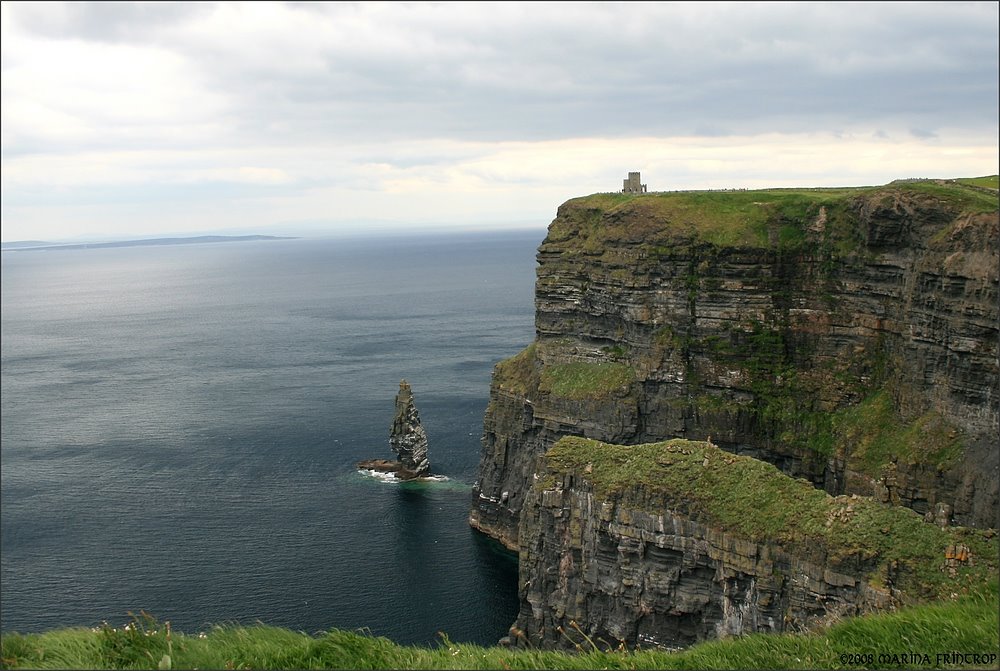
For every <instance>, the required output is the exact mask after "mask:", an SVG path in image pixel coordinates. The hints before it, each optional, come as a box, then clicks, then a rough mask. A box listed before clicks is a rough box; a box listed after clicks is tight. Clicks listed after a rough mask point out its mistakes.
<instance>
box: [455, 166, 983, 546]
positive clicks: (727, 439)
mask: <svg viewBox="0 0 1000 671" xmlns="http://www.w3.org/2000/svg"><path fill="white" fill-rule="evenodd" d="M998 254H1000V220H998V215H997V197H996V193H995V192H992V193H984V192H982V191H977V190H975V189H972V188H969V187H963V186H961V185H958V184H954V183H932V182H921V183H908V184H892V185H889V186H886V187H880V188H875V189H844V190H810V191H785V190H777V191H751V192H728V193H709V192H702V193H664V194H643V195H636V196H631V195H624V194H604V195H595V196H589V197H586V198H579V199H574V200H571V201H568V202H567V203H565V204H563V205H562V206H561V207H560V208H559V210H558V213H557V217H556V219H555V220H554V221H553V222H552V224H551V226H550V227H549V233H548V236H547V237H546V239H545V241H544V242H543V243H542V245H541V247H540V248H539V252H538V263H539V266H538V277H537V284H536V294H535V301H536V333H537V337H536V340H535V342H534V343H533V344H532V345H531V346H529V347H528V348H527V349H526V350H525V351H524V352H522V353H521V354H519V355H518V356H516V357H514V358H513V359H510V360H507V361H505V362H502V363H501V364H499V365H498V366H497V368H496V370H495V372H494V378H493V383H492V388H491V393H490V404H489V407H488V409H487V413H486V418H485V422H484V437H483V451H482V458H481V470H480V477H479V481H478V483H477V485H476V488H475V496H474V501H473V507H472V513H471V517H470V522H471V524H472V525H473V526H475V527H477V528H479V529H481V530H483V531H484V532H486V533H488V534H490V535H492V536H494V537H496V538H499V539H500V540H502V541H503V542H504V543H505V544H507V545H508V546H509V547H512V548H514V549H517V548H518V547H519V545H520V544H519V539H518V533H519V532H518V528H519V527H518V522H519V518H520V515H521V511H522V510H523V509H524V507H525V505H526V500H527V499H526V497H528V495H529V492H530V491H531V488H532V484H533V475H534V474H535V473H536V470H537V469H536V462H537V460H538V459H539V458H540V457H541V455H543V454H544V453H545V451H546V450H548V449H549V448H550V447H551V446H552V445H553V444H554V443H555V442H556V441H557V440H558V439H559V438H560V437H562V436H567V435H575V436H584V437H587V438H593V439H597V440H601V441H606V442H609V443H621V444H638V443H646V442H653V441H659V440H664V439H669V438H676V437H684V438H690V439H705V438H709V437H710V438H711V440H712V441H713V442H714V443H715V444H717V445H719V446H720V447H722V448H723V449H725V450H727V451H730V452H732V453H736V454H740V455H748V456H752V457H756V458H758V459H762V460H765V461H767V462H770V463H772V464H774V465H775V466H777V467H778V468H779V469H780V470H781V471H782V472H784V473H786V474H788V475H791V476H794V477H799V478H804V479H807V480H809V481H810V482H812V483H813V484H814V486H816V487H817V488H820V489H823V490H825V491H826V492H828V493H829V494H832V495H842V494H861V495H873V496H875V497H876V498H878V499H881V500H882V501H885V502H888V503H896V504H900V505H903V506H906V507H909V508H912V509H913V510H915V511H917V512H918V513H921V514H923V513H929V512H932V511H933V510H935V509H938V508H941V509H942V510H945V511H948V510H950V517H951V521H952V522H954V523H958V524H966V525H975V526H982V527H996V526H997V517H996V515H997V512H996V511H997V508H998V503H1000V501H998V479H1000V478H998V455H997V450H996V449H995V445H996V440H997V421H998V414H997V403H998V399H1000V391H998V364H997V342H998V303H997V301H998V291H997V285H998V261H997V259H998ZM939 504H940V505H939ZM946 516H947V513H946Z"/></svg>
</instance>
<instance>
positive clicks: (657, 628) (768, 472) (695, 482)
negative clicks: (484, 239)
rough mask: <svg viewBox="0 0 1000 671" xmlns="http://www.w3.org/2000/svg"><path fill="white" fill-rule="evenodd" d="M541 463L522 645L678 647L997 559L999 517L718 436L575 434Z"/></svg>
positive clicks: (526, 528)
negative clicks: (889, 493)
mask: <svg viewBox="0 0 1000 671" xmlns="http://www.w3.org/2000/svg"><path fill="white" fill-rule="evenodd" d="M534 476H535V477H534V484H533V486H532V487H531V488H530V489H529V491H528V492H527V494H526V497H525V502H524V507H523V509H522V512H521V517H520V543H521V553H520V580H521V583H520V590H519V594H520V599H521V608H520V613H519V615H518V618H517V621H516V623H515V624H514V626H513V627H512V628H511V632H510V637H509V641H510V643H512V644H514V645H525V646H530V647H535V648H537V647H566V648H574V647H576V646H577V645H579V646H581V647H583V648H584V649H589V646H590V643H589V642H588V639H589V641H590V642H594V643H596V644H597V645H599V647H601V648H602V649H610V648H612V647H618V645H620V644H621V643H624V644H625V645H627V646H628V647H633V646H636V645H639V646H643V647H646V646H658V647H670V648H673V647H681V646H686V645H690V644H692V643H695V642H698V641H702V640H706V639H711V638H721V637H726V636H733V635H740V634H744V633H751V632H783V631H800V630H805V629H809V628H812V627H814V626H816V625H817V624H821V623H823V622H830V621H832V620H835V619H837V618H840V617H844V616H850V615H858V614H863V613H866V612H870V611H874V610H885V609H889V608H893V607H895V606H896V605H897V604H900V603H905V602H907V601H909V600H911V599H915V598H923V597H935V596H939V595H946V594H949V593H950V592H951V591H961V590H962V589H963V588H964V587H965V586H967V585H969V584H971V583H975V582H977V581H981V580H987V579H989V576H991V575H995V573H996V570H997V543H996V539H995V534H993V533H992V531H976V530H971V529H958V528H955V527H951V528H949V529H940V528H938V527H935V526H934V525H929V524H926V523H924V522H923V521H922V519H921V518H920V516H919V515H917V514H916V513H914V512H913V511H910V510H906V509H903V508H900V507H897V506H891V505H886V504H882V503H879V502H877V501H874V500H872V499H870V498H865V497H859V496H850V497H848V496H840V497H831V496H829V495H827V494H825V493H824V492H821V491H819V490H816V489H814V488H811V487H810V486H809V485H808V484H807V483H804V482H801V481H795V480H793V479H791V478H788V477H787V476H784V475H782V474H780V473H779V472H777V471H776V469H775V468H774V467H773V466H769V465H767V464H764V463H762V462H759V461H756V460H753V459H750V458H747V457H738V456H733V455H731V454H729V453H726V452H723V451H721V450H719V449H717V448H715V447H714V446H712V445H709V444H706V443H697V442H692V441H684V440H676V441H671V442H669V443H661V444H652V445H640V446H634V447H626V446H616V445H608V444H601V443H597V442H596V441H589V440H582V439H574V438H565V439H562V440H561V441H559V442H558V443H557V444H556V446H555V447H553V448H552V449H551V450H550V451H549V452H548V453H547V454H546V455H545V457H543V459H542V460H541V461H540V463H539V472H538V473H536V474H534ZM956 548H961V550H957V551H956Z"/></svg>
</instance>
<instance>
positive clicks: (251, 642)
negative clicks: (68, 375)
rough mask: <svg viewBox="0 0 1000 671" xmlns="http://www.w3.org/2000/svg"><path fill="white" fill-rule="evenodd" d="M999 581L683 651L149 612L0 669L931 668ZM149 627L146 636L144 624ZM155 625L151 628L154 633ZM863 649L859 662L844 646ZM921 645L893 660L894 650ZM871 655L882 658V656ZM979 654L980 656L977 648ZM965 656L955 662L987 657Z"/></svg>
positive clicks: (987, 641) (964, 640)
mask: <svg viewBox="0 0 1000 671" xmlns="http://www.w3.org/2000/svg"><path fill="white" fill-rule="evenodd" d="M998 606H1000V601H998V598H997V584H996V581H995V580H994V581H993V582H992V583H990V584H988V585H983V586H982V589H981V590H980V591H978V592H976V593H973V594H970V595H967V596H963V597H960V598H958V599H955V600H951V601H946V602H940V603H935V604H932V605H925V606H919V607H913V608H908V609H904V610H901V611H899V612H896V613H885V614H879V615H872V616H866V617H861V618H853V619H850V620H845V621H842V622H839V623H837V624H835V625H833V626H832V627H830V628H829V629H827V630H825V631H822V632H816V633H811V634H783V635H764V634H756V635H751V636H745V637H742V638H738V639H729V640H724V641H714V642H710V643H702V644H699V645H696V646H693V647H691V648H688V649H687V650H683V651H681V652H674V653H669V652H660V651H622V650H619V651H600V650H594V649H593V648H592V647H590V646H589V645H587V644H586V643H585V642H584V646H585V647H582V649H581V652H579V653H578V654H575V655H574V654H566V653H559V652H543V651H534V650H509V649H507V648H500V647H492V648H484V647H480V646H475V645H466V644H456V643H450V642H449V641H448V640H447V639H446V638H444V637H443V638H442V643H441V644H440V645H439V646H437V647H433V648H432V647H417V646H401V645H396V644H395V643H393V642H392V641H389V640H387V639H385V638H375V637H373V636H369V635H365V634H361V633H356V632H347V631H336V630H335V631H330V632H325V633H321V634H317V635H315V636H310V635H308V634H304V633H301V632H292V631H289V630H287V629H279V628H276V627H267V626H264V625H259V626H254V627H216V628H213V629H212V630H210V631H208V632H206V633H205V634H203V635H190V636H189V635H184V634H178V633H176V632H174V633H172V634H171V635H170V637H169V643H168V636H167V634H166V632H165V631H164V629H163V627H159V626H156V624H155V622H152V621H146V622H145V623H141V622H140V626H139V627H138V630H133V631H129V632H126V631H123V630H122V629H121V628H117V629H111V628H110V627H107V628H105V629H104V630H99V631H92V630H89V629H62V630H57V631H52V632H48V633H45V634H30V635H18V634H6V635H4V636H3V637H2V644H0V645H2V651H0V656H2V658H3V668H12V669H13V668H22V669H42V668H49V669H111V668H147V669H155V668H157V666H158V665H161V664H162V666H161V668H165V667H166V666H167V664H166V662H165V660H164V655H167V654H168V653H169V657H170V659H169V664H170V667H171V668H174V669H182V668H183V669H189V668H201V669H206V668H207V669H249V668H256V669H692V668H695V669H841V668H844V669H857V668H901V667H902V668H941V667H943V666H949V665H947V664H944V663H943V662H946V661H947V660H939V659H938V658H937V654H938V653H943V652H951V651H959V652H976V653H979V654H986V655H988V654H993V655H996V654H997V650H998V637H997V630H998V627H1000V621H998V617H997V612H998ZM143 629H145V630H146V631H149V632H150V635H148V636H147V635H145V632H144V631H143ZM153 632H155V633H153ZM859 653H861V654H867V653H870V654H871V655H872V661H871V663H865V664H858V663H856V662H854V661H852V660H848V659H847V658H843V659H842V655H847V654H859ZM900 653H908V654H911V655H912V654H920V655H924V654H926V655H928V660H929V663H924V659H923V658H922V657H921V658H919V659H918V660H917V661H916V662H914V661H913V660H911V663H902V664H900V663H899V662H900V660H899V658H896V659H895V660H894V659H893V658H892V657H891V656H892V655H893V654H895V655H899V654H900ZM880 656H882V659H881V660H880ZM987 659H988V658H987ZM993 660H994V663H992V664H990V663H989V662H988V661H987V663H980V664H974V663H973V662H972V660H971V659H969V660H966V661H965V663H962V660H959V663H958V664H955V665H952V667H953V668H970V667H972V668H989V667H991V666H992V667H993V668H995V666H996V665H995V660H996V657H993Z"/></svg>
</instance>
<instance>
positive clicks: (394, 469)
mask: <svg viewBox="0 0 1000 671" xmlns="http://www.w3.org/2000/svg"><path fill="white" fill-rule="evenodd" d="M389 447H391V448H392V451H393V452H395V453H396V457H397V459H396V461H390V460H388V459H368V460H366V461H359V462H358V468H361V469H364V470H371V471H379V472H381V473H393V474H395V476H396V477H397V478H399V479H400V480H412V479H413V478H422V477H426V476H428V475H430V473H431V469H430V463H429V462H428V461H427V434H426V433H425V432H424V427H423V426H421V425H420V414H419V413H418V412H417V407H416V406H415V405H414V404H413V390H412V389H410V385H409V383H408V382H407V381H406V380H400V381H399V393H398V394H396V414H395V416H394V417H393V418H392V428H391V429H390V430H389Z"/></svg>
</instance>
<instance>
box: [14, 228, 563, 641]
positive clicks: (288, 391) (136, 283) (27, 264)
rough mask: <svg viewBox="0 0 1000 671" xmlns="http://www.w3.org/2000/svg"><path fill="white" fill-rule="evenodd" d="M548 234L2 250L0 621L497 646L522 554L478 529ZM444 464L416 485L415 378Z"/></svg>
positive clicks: (38, 627)
mask: <svg viewBox="0 0 1000 671" xmlns="http://www.w3.org/2000/svg"><path fill="white" fill-rule="evenodd" d="M543 236H544V232H541V231H535V232H521V233H511V232H508V233H483V232H479V233H461V234H459V233H456V234H450V235H443V234H439V235H426V236H412V237H396V238H392V237H382V238H371V239H341V240H337V239H297V240H278V241H254V242H232V243H219V244H203V245H185V246H166V247H162V246H161V247H128V248H113V249H83V250H64V251H44V252H43V251H23V252H4V253H3V256H2V284H0V287H2V371H0V372H2V375H0V380H2V396H0V398H2V423H0V428H2V443H0V457H2V470H0V472H2V486H0V497H2V500H0V626H2V629H3V631H5V632H9V631H20V632H37V631H44V630H48V629H52V628H57V627H67V626H95V625H97V624H99V623H100V622H102V621H105V620H106V621H109V622H111V623H112V624H115V623H124V622H125V621H127V619H128V617H127V613H128V612H129V611H132V612H134V613H138V612H139V611H140V610H145V611H147V612H149V613H151V614H152V615H154V616H155V617H157V618H158V619H160V620H169V621H170V622H171V625H172V626H173V627H174V628H175V629H177V630H181V631H184V632H189V633H191V632H197V631H202V630H204V629H205V628H207V627H209V626H211V625H213V624H224V623H243V624H250V623H254V622H257V621H260V622H263V623H265V624H269V625H276V626H282V627H289V628H292V629H294V630H298V631H305V632H308V633H315V632H319V631H323V630H327V629H330V628H340V629H365V630H367V631H369V632H371V633H372V634H374V635H379V636H387V637H389V638H392V639H394V640H395V641H397V642H400V643H431V642H433V641H435V640H439V639H438V632H445V633H446V634H447V635H448V636H449V637H450V638H451V640H453V641H468V642H476V643H482V644H492V643H494V642H495V641H496V640H497V639H498V638H499V637H501V636H503V635H504V634H505V633H506V629H507V627H508V626H509V625H510V624H511V623H512V622H513V619H514V617H515V614H516V608H517V603H516V601H517V598H516V580H517V564H516V558H512V557H511V556H510V555H509V554H508V553H506V552H504V551H502V549H501V548H499V547H498V546H497V545H496V544H494V543H493V542H491V541H488V540H487V539H485V538H483V537H482V536H480V535H478V534H477V533H475V532H473V531H472V530H471V529H470V528H469V526H468V524H467V518H468V512H469V506H470V498H471V486H472V483H473V482H474V481H475V477H476V469H477V465H478V457H479V449H480V437H481V435H482V420H483V412H484V410H485V408H486V404H487V400H488V393H489V382H490V374H491V370H492V367H493V365H494V364H495V363H496V362H497V361H498V360H500V359H503V358H505V357H509V356H511V355H513V354H515V353H516V352H518V351H519V350H520V349H522V348H523V347H524V346H526V345H527V344H528V343H529V342H530V341H531V339H532V337H533V323H532V322H533V319H532V315H533V301H532V291H533V284H534V276H535V271H534V268H535V260H534V256H535V250H536V248H537V246H538V244H539V243H540V242H541V238H542V237H543ZM402 378H405V379H406V380H407V381H409V383H410V384H411V385H412V387H413V392H414V399H415V402H416V405H417V408H418V410H419V412H420V415H421V419H422V421H423V425H424V428H425V430H426V431H427V435H428V441H429V456H430V461H431V467H432V469H433V471H434V472H435V473H437V474H439V475H442V476H445V477H446V478H447V479H441V480H439V481H431V482H424V483H409V484H400V483H393V482H385V481H380V480H378V479H375V478H372V477H366V476H365V475H364V474H362V473H359V472H358V471H357V470H356V468H355V462H357V461H358V460H361V459H368V458H377V457H381V458H392V456H393V455H392V453H391V452H390V451H389V447H388V431H389V427H390V424H391V421H392V417H393V412H394V404H393V399H394V396H395V394H396V391H397V390H398V384H399V381H400V379H402Z"/></svg>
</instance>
